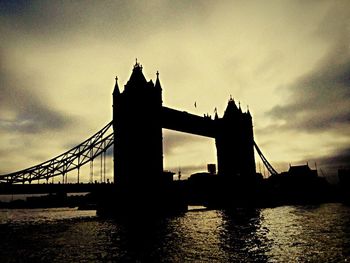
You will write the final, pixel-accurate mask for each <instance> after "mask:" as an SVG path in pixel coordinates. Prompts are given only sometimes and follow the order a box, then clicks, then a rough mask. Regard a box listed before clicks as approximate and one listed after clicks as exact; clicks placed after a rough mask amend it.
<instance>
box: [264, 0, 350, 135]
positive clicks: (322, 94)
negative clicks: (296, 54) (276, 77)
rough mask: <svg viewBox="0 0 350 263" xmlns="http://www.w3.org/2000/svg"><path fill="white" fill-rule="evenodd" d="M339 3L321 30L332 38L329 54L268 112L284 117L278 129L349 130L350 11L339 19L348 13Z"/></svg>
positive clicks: (276, 117) (271, 114)
mask: <svg viewBox="0 0 350 263" xmlns="http://www.w3.org/2000/svg"><path fill="white" fill-rule="evenodd" d="M339 6H341V5H337V6H335V7H334V8H333V9H331V11H329V14H328V16H326V18H325V19H324V21H323V22H322V23H321V24H320V26H319V28H318V30H317V35H318V36H319V37H320V38H322V39H323V38H326V39H327V40H328V41H330V39H331V42H332V44H331V45H330V48H329V50H328V52H327V53H326V55H325V56H324V57H323V58H322V59H321V60H320V61H319V62H318V63H317V64H316V66H315V67H314V69H313V70H311V71H310V72H309V73H307V74H305V75H303V76H302V77H300V78H299V79H297V80H296V81H294V82H293V83H292V84H291V85H288V86H287V89H288V90H289V91H290V95H289V97H287V98H286V99H285V100H283V102H282V103H280V105H277V106H275V107H273V108H272V110H270V111H269V112H268V115H269V116H270V117H272V118H273V119H274V120H278V121H280V122H279V125H275V127H274V128H275V129H294V130H299V131H306V132H321V131H322V132H324V131H327V130H328V131H336V132H340V133H342V132H346V133H347V132H349V124H350V46H349V43H350V18H349V17H350V16H349V15H350V13H349V11H346V14H347V15H348V16H347V18H344V19H339V20H337V19H335V15H338V17H339V16H342V15H343V16H345V14H344V11H342V12H339ZM334 9H335V10H336V11H337V12H336V13H334V12H335V11H334ZM347 10H349V9H347ZM338 21H341V23H340V22H338ZM344 21H345V22H344Z"/></svg>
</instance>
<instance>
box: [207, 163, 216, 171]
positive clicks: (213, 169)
mask: <svg viewBox="0 0 350 263" xmlns="http://www.w3.org/2000/svg"><path fill="white" fill-rule="evenodd" d="M207 167H208V173H210V174H216V165H215V163H208V165H207Z"/></svg>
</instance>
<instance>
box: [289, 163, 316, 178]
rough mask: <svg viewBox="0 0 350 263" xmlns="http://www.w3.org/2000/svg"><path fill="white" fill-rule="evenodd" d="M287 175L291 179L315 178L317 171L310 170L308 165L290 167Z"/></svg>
mask: <svg viewBox="0 0 350 263" xmlns="http://www.w3.org/2000/svg"><path fill="white" fill-rule="evenodd" d="M287 175H289V176H293V177H317V170H312V169H310V167H309V165H308V164H306V165H296V166H290V167H289V170H288V172H287Z"/></svg>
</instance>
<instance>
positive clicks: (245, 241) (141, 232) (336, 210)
mask: <svg viewBox="0 0 350 263" xmlns="http://www.w3.org/2000/svg"><path fill="white" fill-rule="evenodd" d="M145 217H146V215H144V216H142V217H141V216H140V218H139V219H135V220H133V221H132V222H120V221H115V220H111V219H103V218H99V217H97V216H96V212H95V211H78V210H76V209H70V208H55V209H31V210H26V209H22V210H21V209H15V210H5V209H2V210H0V262H307V261H308V262H349V261H350V207H349V206H345V205H342V204H322V205H318V206H281V207H276V208H264V209H251V210H236V211H230V212H227V211H221V210H205V211H203V210H198V211H189V212H187V213H185V214H183V215H181V216H177V217H171V218H166V219H162V220H144V219H143V218H145Z"/></svg>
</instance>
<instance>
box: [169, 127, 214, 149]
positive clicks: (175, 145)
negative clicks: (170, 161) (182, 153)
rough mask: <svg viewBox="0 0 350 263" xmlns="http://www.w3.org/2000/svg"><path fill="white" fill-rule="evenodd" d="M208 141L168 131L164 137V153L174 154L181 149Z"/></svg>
mask: <svg viewBox="0 0 350 263" xmlns="http://www.w3.org/2000/svg"><path fill="white" fill-rule="evenodd" d="M207 140H208V139H207V138H204V137H200V136H195V135H190V134H186V133H180V132H173V131H168V130H167V131H166V132H165V133H164V137H163V152H164V154H174V153H175V152H176V151H177V150H178V149H179V148H184V147H187V146H190V145H191V144H192V145H193V144H200V143H203V142H204V143H205V142H206V141H207Z"/></svg>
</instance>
